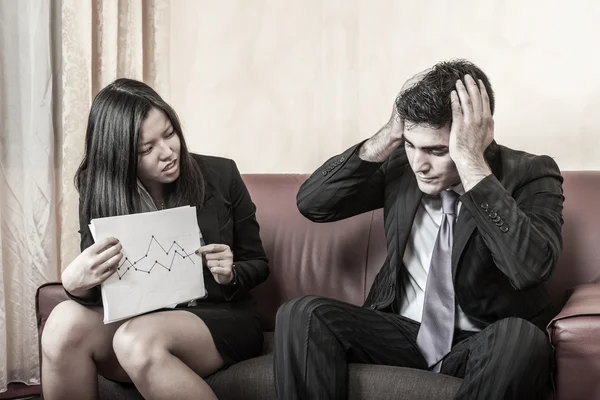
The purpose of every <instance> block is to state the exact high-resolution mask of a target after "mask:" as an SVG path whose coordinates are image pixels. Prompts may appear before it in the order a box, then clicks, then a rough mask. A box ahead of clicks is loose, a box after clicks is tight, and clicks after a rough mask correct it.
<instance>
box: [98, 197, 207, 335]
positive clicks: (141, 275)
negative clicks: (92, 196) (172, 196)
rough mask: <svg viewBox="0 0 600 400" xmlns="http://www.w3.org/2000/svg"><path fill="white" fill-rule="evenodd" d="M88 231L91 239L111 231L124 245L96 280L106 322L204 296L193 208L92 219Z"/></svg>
mask: <svg viewBox="0 0 600 400" xmlns="http://www.w3.org/2000/svg"><path fill="white" fill-rule="evenodd" d="M90 230H91V232H92V235H93V237H94V240H95V241H96V242H97V241H99V240H102V239H104V238H107V237H111V236H112V237H115V238H117V239H119V242H120V243H121V245H122V246H123V250H122V251H123V259H122V260H121V261H120V263H119V268H118V269H117V272H115V273H114V274H113V275H111V276H110V277H109V278H108V279H107V280H106V281H104V282H103V283H102V285H101V288H102V301H103V306H104V323H105V324H106V323H110V322H114V321H118V320H122V319H125V318H129V317H133V316H136V315H140V314H143V313H146V312H149V311H153V310H157V309H159V308H165V307H174V306H175V305H177V304H179V303H187V302H189V301H191V300H195V299H198V298H201V297H204V295H205V292H206V291H205V287H204V275H203V272H202V259H201V257H199V256H197V255H196V254H195V253H194V252H195V251H196V249H198V248H199V247H200V241H201V237H202V234H201V233H200V232H199V229H198V221H197V218H196V207H189V206H188V207H178V208H172V209H168V210H161V211H154V212H147V213H140V214H131V215H125V216H119V217H108V218H99V219H94V220H92V221H91V224H90Z"/></svg>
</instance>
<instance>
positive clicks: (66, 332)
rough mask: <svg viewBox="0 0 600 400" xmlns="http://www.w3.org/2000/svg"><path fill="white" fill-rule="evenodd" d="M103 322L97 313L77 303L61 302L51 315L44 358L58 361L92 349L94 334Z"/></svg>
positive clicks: (48, 321) (44, 335) (46, 330)
mask: <svg viewBox="0 0 600 400" xmlns="http://www.w3.org/2000/svg"><path fill="white" fill-rule="evenodd" d="M101 323H102V320H101V318H100V316H99V315H98V314H97V313H96V312H95V311H93V310H90V309H89V308H87V307H85V306H82V305H81V304H78V303H76V302H75V301H73V300H67V301H63V302H62V303H59V304H58V305H57V306H56V307H54V309H53V310H52V312H51V313H50V316H49V317H48V320H47V321H46V324H45V326H44V330H43V332H42V338H41V344H42V354H43V356H44V358H45V359H46V360H48V361H53V360H54V361H56V360H59V359H61V358H64V356H65V355H72V354H75V353H77V352H78V351H86V350H88V347H89V343H90V335H92V334H93V333H94V331H96V327H97V326H98V325H99V324H101ZM89 350H91V349H89Z"/></svg>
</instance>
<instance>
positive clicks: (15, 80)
mask: <svg viewBox="0 0 600 400" xmlns="http://www.w3.org/2000/svg"><path fill="white" fill-rule="evenodd" d="M169 6H170V4H169V2H168V0H91V1H81V0H0V133H1V138H0V221H1V224H0V266H1V268H0V392H3V391H5V390H6V387H7V384H8V383H9V382H13V381H18V382H24V383H27V384H37V383H39V362H38V360H39V359H38V341H37V340H38V339H37V329H36V321H35V314H34V297H35V291H36V289H37V287H38V286H39V285H41V284H42V283H44V282H47V281H56V280H58V279H59V273H60V270H61V269H62V267H64V266H66V265H67V264H68V263H69V262H70V261H71V260H72V259H73V258H74V257H75V256H76V255H77V254H78V253H79V235H78V233H77V230H78V228H79V222H78V215H77V209H78V207H77V204H78V195H77V192H76V191H75V188H74V185H73V176H74V174H75V171H76V169H77V166H78V165H79V163H80V161H81V155H82V151H83V145H84V137H85V126H86V122H87V115H88V112H89V108H90V105H91V102H92V98H93V96H94V95H95V93H96V92H97V91H98V90H99V89H100V88H102V87H103V86H105V85H106V84H108V83H109V82H111V81H112V80H114V79H116V78H118V77H129V78H134V79H140V80H144V81H145V82H146V83H148V84H150V85H151V86H153V87H154V88H155V89H156V90H158V91H159V92H160V93H161V94H163V95H164V96H165V97H168V89H169V65H170V64H169V63H170V57H169ZM51 30H52V32H51ZM51 33H54V35H52V34H51ZM53 64H54V65H55V71H54V78H53V71H52V65H53ZM53 93H54V94H53ZM53 99H55V104H54V105H53ZM53 124H54V126H55V127H56V129H55V130H53Z"/></svg>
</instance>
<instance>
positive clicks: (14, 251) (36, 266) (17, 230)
mask: <svg viewBox="0 0 600 400" xmlns="http://www.w3.org/2000/svg"><path fill="white" fill-rule="evenodd" d="M50 49H51V43H50V0H19V1H10V0H9V1H6V0H0V221H1V222H0V392H3V391H5V390H6V386H7V384H8V382H10V381H18V382H23V383H27V384H36V383H39V369H38V342H37V332H36V323H35V310H34V305H33V299H34V296H35V290H36V289H37V287H38V286H39V285H41V284H42V283H44V282H46V281H48V280H56V278H57V257H58V247H57V244H58V231H57V229H58V226H57V191H56V188H57V185H56V184H57V182H56V168H55V135H54V131H53V125H52V106H53V101H52V93H53V92H52V89H53V83H52V66H51V51H50Z"/></svg>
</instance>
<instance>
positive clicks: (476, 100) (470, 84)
mask: <svg viewBox="0 0 600 400" xmlns="http://www.w3.org/2000/svg"><path fill="white" fill-rule="evenodd" d="M465 84H466V87H467V91H468V93H469V98H470V99H471V104H472V106H473V114H474V115H479V116H481V109H482V108H481V93H479V86H477V82H475V80H474V79H473V77H472V76H471V75H469V74H466V75H465Z"/></svg>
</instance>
